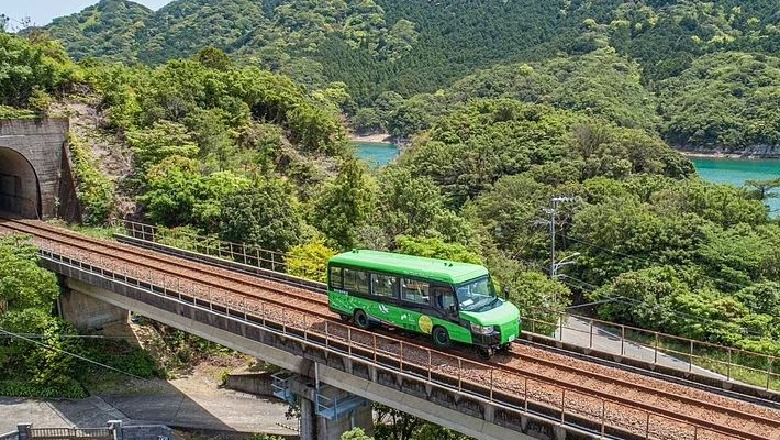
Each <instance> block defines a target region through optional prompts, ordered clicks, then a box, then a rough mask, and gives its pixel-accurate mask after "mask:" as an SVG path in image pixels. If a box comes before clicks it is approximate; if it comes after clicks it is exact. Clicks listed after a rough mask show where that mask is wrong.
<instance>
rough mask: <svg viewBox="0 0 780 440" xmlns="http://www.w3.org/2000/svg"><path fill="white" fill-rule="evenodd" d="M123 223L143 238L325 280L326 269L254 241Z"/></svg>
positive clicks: (315, 279)
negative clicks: (227, 239) (238, 241)
mask: <svg viewBox="0 0 780 440" xmlns="http://www.w3.org/2000/svg"><path fill="white" fill-rule="evenodd" d="M122 224H123V229H124V230H125V231H126V232H127V233H128V235H130V236H131V237H133V238H136V239H139V240H144V241H150V242H154V243H159V244H165V245H169V246H172V247H176V248H179V249H182V250H188V251H192V252H195V253H199V254H203V255H209V256H212V257H217V258H221V259H224V260H227V261H232V262H234V263H240V264H244V265H248V266H255V267H260V268H263V269H268V270H270V271H272V272H278V273H283V274H288V275H295V276H300V277H302V278H307V279H310V280H314V281H319V282H322V281H324V280H325V269H324V268H311V267H306V266H303V265H300V264H297V263H296V261H297V260H296V259H295V258H294V257H292V258H291V255H290V254H288V253H283V252H275V251H269V250H267V249H263V248H261V247H259V246H255V245H252V244H246V243H234V242H230V241H222V240H219V239H217V238H210V237H204V236H202V235H198V234H195V233H193V232H189V231H184V230H180V229H167V228H160V227H157V226H153V225H149V224H146V223H139V222H134V221H130V220H123V221H122Z"/></svg>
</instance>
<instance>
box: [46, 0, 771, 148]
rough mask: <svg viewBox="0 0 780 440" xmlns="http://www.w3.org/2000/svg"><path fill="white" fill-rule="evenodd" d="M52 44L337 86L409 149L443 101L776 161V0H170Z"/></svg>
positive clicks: (76, 51) (121, 9)
mask: <svg viewBox="0 0 780 440" xmlns="http://www.w3.org/2000/svg"><path fill="white" fill-rule="evenodd" d="M44 32H45V33H46V34H47V35H49V36H50V37H52V38H55V39H57V40H60V41H62V42H63V43H64V44H65V46H66V49H67V50H68V52H69V53H70V54H71V56H73V57H75V58H76V59H81V58H84V57H86V56H97V57H107V58H109V59H118V60H123V61H125V62H133V61H136V62H140V63H144V64H147V65H152V66H153V65H158V64H161V63H165V62H166V61H167V60H168V59H170V58H178V57H190V56H193V55H194V54H196V53H197V52H198V51H200V50H201V49H202V48H204V47H206V46H212V47H215V48H218V49H220V50H222V51H224V52H225V53H227V54H228V55H229V56H230V57H232V59H233V61H234V62H235V63H237V64H239V65H248V66H258V67H261V68H265V69H269V70H271V71H274V72H279V73H283V74H285V75H288V76H290V77H292V78H294V79H295V80H296V81H298V82H299V83H301V84H303V85H304V86H306V87H307V88H309V89H317V88H324V87H327V85H328V84H329V83H331V82H333V81H339V82H343V83H344V84H345V85H346V89H347V91H348V92H349V94H350V96H351V98H352V101H351V102H350V103H348V104H349V105H347V106H346V107H344V108H343V110H345V111H346V112H347V113H348V114H349V115H350V116H352V117H353V118H354V119H353V120H354V122H355V125H356V126H357V127H358V128H359V129H360V130H363V131H371V130H378V129H385V130H388V131H391V132H392V133H393V134H395V135H399V136H409V135H411V134H412V133H414V132H416V131H418V130H419V129H422V128H426V127H428V126H430V120H431V118H432V117H434V116H435V115H436V114H441V112H442V106H441V105H440V104H442V103H443V104H446V105H447V106H451V105H452V104H453V102H455V103H457V102H462V101H464V100H468V99H470V98H474V97H492V96H512V97H516V98H519V99H522V100H525V101H528V102H544V103H548V104H551V105H554V106H556V107H559V108H563V109H574V110H584V111H587V112H591V113H595V114H601V115H603V116H605V117H607V118H608V119H610V120H612V121H614V122H616V123H618V124H620V125H624V126H627V127H635V126H641V127H642V128H645V129H649V130H655V131H658V132H659V133H661V135H662V137H664V138H665V139H666V140H667V141H668V142H670V143H671V144H672V145H675V146H679V147H684V148H691V149H698V150H704V151H709V150H713V149H718V150H722V151H732V150H733V151H751V152H757V153H761V154H765V153H773V154H776V153H778V152H780V144H779V143H778V140H777V139H776V138H777V136H776V132H777V128H778V127H777V123H776V122H775V121H774V118H773V117H772V116H771V115H773V114H774V113H776V112H775V105H776V104H775V103H776V102H777V99H776V96H775V95H776V94H774V92H773V90H774V89H775V88H776V84H775V80H776V78H775V75H774V73H773V72H774V70H772V69H776V67H775V66H776V62H775V61H774V58H773V57H772V54H774V53H776V52H777V49H778V48H780V12H778V8H777V6H776V5H775V4H773V3H772V2H766V1H757V2H749V3H747V4H741V3H739V2H734V1H731V0H718V1H715V2H702V1H693V0H686V1H678V2H656V1H636V2H628V3H626V2H622V1H616V0H615V1H606V2H598V3H593V2H589V1H580V0H574V1H571V0H567V1H563V2H561V3H557V2H534V1H526V0H522V1H499V0H488V1H471V0H456V1H448V2H429V1H422V0H412V1H406V0H404V1H400V0H349V1H345V0H328V1H318V2H313V1H305V0H264V1H259V0H219V1H206V0H175V1H173V2H171V3H169V4H168V5H167V6H165V7H164V8H162V9H161V10H159V11H157V12H156V13H153V12H151V11H148V10H147V9H145V8H144V7H142V6H140V5H137V4H135V3H132V2H129V1H125V0H102V1H101V2H100V3H99V4H98V5H96V6H93V7H90V8H88V9H86V10H84V11H83V12H81V13H79V14H74V15H72V16H69V17H63V18H60V19H57V20H55V21H54V22H53V23H52V24H51V25H49V26H47V27H46V28H44ZM718 54H722V55H720V56H718ZM486 69H487V70H486ZM479 70H481V72H480V73H475V72H477V71H479ZM705 71H708V72H709V73H706V74H705V73H703V72H705ZM702 75H706V77H704V78H702ZM464 77H467V78H466V79H462V78H464ZM611 80H617V81H618V82H617V83H613V82H611ZM689 80H690V81H689ZM700 83H701V85H700V86H699V85H695V84H700ZM705 83H706V85H705ZM715 83H716V84H717V85H715ZM681 84H684V86H681ZM437 91H438V92H437ZM434 92H436V94H435V95H434ZM442 95H444V96H442ZM572 95H573V96H572ZM602 98H603V99H602ZM716 98H717V99H720V98H723V99H726V100H727V101H728V104H727V105H720V104H718V105H708V104H707V103H708V102H709V103H712V102H713V101H714V100H715V99H716ZM404 100H408V101H405V102H404ZM433 101H436V103H434V102H433ZM358 107H362V108H364V109H367V110H368V111H367V112H366V111H364V112H363V114H361V115H356V114H355V113H356V111H357V108H358ZM738 114H743V115H745V116H736V115H738ZM753 115H755V116H753ZM765 117H766V118H767V119H768V120H764V118H765ZM756 118H759V119H762V123H756V120H755V119H756ZM418 119H422V120H418ZM707 121H710V122H707ZM712 121H721V122H718V123H717V124H715V125H713V122H712Z"/></svg>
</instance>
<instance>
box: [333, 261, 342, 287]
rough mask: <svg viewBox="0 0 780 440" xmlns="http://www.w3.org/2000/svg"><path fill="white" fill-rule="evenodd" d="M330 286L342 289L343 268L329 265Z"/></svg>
mask: <svg viewBox="0 0 780 440" xmlns="http://www.w3.org/2000/svg"><path fill="white" fill-rule="evenodd" d="M330 288H331V289H343V288H344V269H343V268H341V267H336V266H331V267H330Z"/></svg>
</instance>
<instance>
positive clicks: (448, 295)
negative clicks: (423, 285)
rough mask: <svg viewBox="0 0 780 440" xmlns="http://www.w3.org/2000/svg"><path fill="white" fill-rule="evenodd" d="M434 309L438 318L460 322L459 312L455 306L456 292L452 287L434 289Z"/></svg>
mask: <svg viewBox="0 0 780 440" xmlns="http://www.w3.org/2000/svg"><path fill="white" fill-rule="evenodd" d="M433 308H434V309H435V310H436V315H437V317H439V318H441V319H444V320H447V321H452V322H458V310H457V308H456V305H455V291H454V290H452V287H449V286H447V287H445V286H436V287H434V288H433Z"/></svg>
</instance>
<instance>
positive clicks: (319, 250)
mask: <svg viewBox="0 0 780 440" xmlns="http://www.w3.org/2000/svg"><path fill="white" fill-rule="evenodd" d="M334 255H336V251H334V250H333V249H330V248H328V247H327V246H325V241H324V240H321V239H320V240H317V239H315V240H312V241H309V242H307V243H304V244H299V245H296V246H293V247H292V248H291V249H290V252H289V254H288V256H287V273H289V274H290V275H295V276H299V277H302V278H307V279H310V280H314V281H319V282H321V283H324V282H325V279H326V270H325V269H326V266H327V263H328V260H329V259H330V257H332V256H334Z"/></svg>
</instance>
